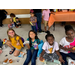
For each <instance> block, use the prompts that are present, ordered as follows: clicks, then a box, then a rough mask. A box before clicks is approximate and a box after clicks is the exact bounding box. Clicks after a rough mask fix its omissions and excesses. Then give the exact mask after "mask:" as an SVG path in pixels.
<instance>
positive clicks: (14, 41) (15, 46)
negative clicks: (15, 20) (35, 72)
mask: <svg viewBox="0 0 75 75" xmlns="http://www.w3.org/2000/svg"><path fill="white" fill-rule="evenodd" d="M7 35H8V38H9V40H7V42H6V44H7V45H8V46H9V47H10V48H11V51H10V52H9V54H13V52H14V56H18V55H19V53H20V51H21V48H22V47H24V46H23V42H22V39H21V37H20V36H18V35H17V34H16V33H15V31H14V30H13V29H8V31H7Z"/></svg>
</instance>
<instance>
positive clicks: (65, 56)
mask: <svg viewBox="0 0 75 75" xmlns="http://www.w3.org/2000/svg"><path fill="white" fill-rule="evenodd" d="M60 54H61V55H62V58H63V60H64V61H65V62H64V63H61V64H62V65H68V62H67V59H66V58H67V55H68V54H64V53H62V52H60Z"/></svg>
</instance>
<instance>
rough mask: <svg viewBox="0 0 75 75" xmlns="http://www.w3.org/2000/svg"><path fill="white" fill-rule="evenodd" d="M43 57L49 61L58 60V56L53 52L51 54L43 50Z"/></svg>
mask: <svg viewBox="0 0 75 75" xmlns="http://www.w3.org/2000/svg"><path fill="white" fill-rule="evenodd" d="M43 58H44V59H45V60H46V61H50V62H52V61H53V60H58V59H59V56H58V55H57V54H56V52H55V53H52V54H48V53H46V52H45V54H44V55H43Z"/></svg>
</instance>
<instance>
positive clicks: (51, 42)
mask: <svg viewBox="0 0 75 75" xmlns="http://www.w3.org/2000/svg"><path fill="white" fill-rule="evenodd" d="M47 41H48V43H49V44H50V45H53V43H54V38H53V37H48V38H47Z"/></svg>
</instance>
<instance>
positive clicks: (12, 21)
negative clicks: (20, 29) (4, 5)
mask: <svg viewBox="0 0 75 75" xmlns="http://www.w3.org/2000/svg"><path fill="white" fill-rule="evenodd" d="M10 17H11V18H10V22H11V24H8V28H13V27H15V26H16V17H15V14H14V13H11V14H10Z"/></svg>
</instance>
